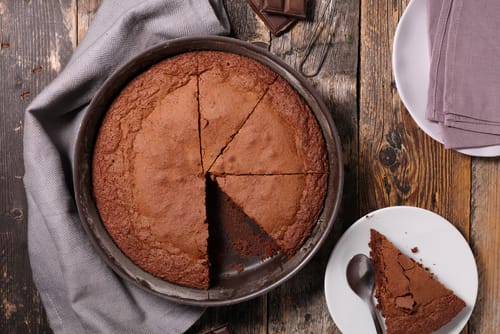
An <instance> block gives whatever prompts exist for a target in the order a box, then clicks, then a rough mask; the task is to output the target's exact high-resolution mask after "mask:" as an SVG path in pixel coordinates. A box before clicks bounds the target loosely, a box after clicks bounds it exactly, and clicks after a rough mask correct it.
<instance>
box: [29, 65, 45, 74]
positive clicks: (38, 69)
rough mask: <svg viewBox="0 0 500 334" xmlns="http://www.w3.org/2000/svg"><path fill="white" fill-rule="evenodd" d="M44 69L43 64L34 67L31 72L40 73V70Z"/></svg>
mask: <svg viewBox="0 0 500 334" xmlns="http://www.w3.org/2000/svg"><path fill="white" fill-rule="evenodd" d="M42 70H43V67H42V66H37V67H35V68H34V69H32V70H31V72H33V73H40V72H42Z"/></svg>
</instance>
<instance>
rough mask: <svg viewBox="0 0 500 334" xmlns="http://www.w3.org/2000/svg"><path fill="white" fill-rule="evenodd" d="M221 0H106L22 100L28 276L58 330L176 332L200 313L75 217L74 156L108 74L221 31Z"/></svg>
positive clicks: (226, 28)
mask: <svg viewBox="0 0 500 334" xmlns="http://www.w3.org/2000/svg"><path fill="white" fill-rule="evenodd" d="M221 2H222V1H220V0H145V1H137V0H105V1H104V2H103V3H102V5H101V8H100V9H99V11H98V13H97V15H96V17H95V19H94V22H93V24H92V26H91V27H90V29H89V31H88V33H87V36H86V37H85V39H84V40H83V41H82V43H81V44H80V45H79V46H78V48H77V49H76V50H75V52H74V54H73V56H72V58H71V60H70V61H69V63H68V65H67V66H66V68H65V69H64V71H63V72H62V73H61V74H60V75H59V76H58V77H57V78H56V79H55V80H54V81H53V82H52V83H51V84H50V85H49V86H48V87H47V88H46V89H45V90H44V91H43V92H42V93H41V94H40V95H38V96H37V97H36V99H35V100H34V101H33V102H32V103H31V105H30V106H29V107H28V109H27V111H26V115H25V123H24V162H25V171H26V173H25V176H24V184H25V187H26V193H27V199H28V210H29V215H28V248H29V254H30V260H31V267H32V269H33V278H34V281H35V283H36V286H37V287H38V290H39V292H40V295H41V298H42V301H43V303H44V305H45V308H46V310H47V315H48V318H49V321H50V325H51V327H52V329H53V330H54V332H56V333H72V334H73V333H141V334H142V333H181V332H183V331H185V330H186V329H187V328H189V327H190V326H191V325H192V324H193V323H194V322H195V321H196V320H197V319H198V318H199V316H200V315H201V314H202V312H203V309H201V308H194V307H187V306H182V305H178V304H175V303H171V302H168V301H165V300H163V299H161V298H159V297H155V296H153V295H151V294H148V293H147V292H145V291H142V290H140V289H138V288H136V287H135V286H132V285H130V284H128V283H126V282H124V281H122V280H121V279H120V278H119V277H118V276H116V275H115V274H114V272H113V271H112V270H111V269H110V268H108V267H107V266H106V264H105V263H104V262H102V261H101V259H100V258H99V256H98V255H97V253H96V252H95V250H94V248H93V247H92V245H91V243H90V241H89V240H88V239H87V236H86V235H85V232H84V231H83V229H82V226H81V225H80V221H79V218H78V214H77V211H76V209H75V204H74V196H73V192H72V189H73V186H72V183H71V179H72V175H71V165H72V157H73V149H74V144H75V138H76V133H77V129H78V127H79V124H80V121H81V119H82V117H83V115H84V114H85V112H86V106H87V105H88V103H89V101H90V100H91V99H92V97H93V95H94V94H95V92H96V90H97V89H98V88H99V86H100V85H101V84H102V83H103V82H104V80H105V79H106V78H107V77H108V76H109V75H110V74H111V73H112V72H113V71H114V70H115V69H116V68H117V67H118V66H120V65H122V64H123V63H124V62H126V61H128V60H129V59H131V58H132V57H134V56H135V55H137V54H139V53H141V52H143V51H144V50H145V49H147V48H149V47H151V46H153V45H155V44H157V43H159V42H163V41H166V40H169V39H173V38H177V37H182V36H188V35H206V34H227V33H228V32H229V22H228V19H227V16H226V14H225V11H224V7H223V5H222V3H221Z"/></svg>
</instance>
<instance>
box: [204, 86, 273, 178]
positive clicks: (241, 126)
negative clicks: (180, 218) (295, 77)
mask: <svg viewBox="0 0 500 334" xmlns="http://www.w3.org/2000/svg"><path fill="white" fill-rule="evenodd" d="M277 79H278V76H275V77H274V80H273V81H272V82H271V84H269V86H267V88H266V90H265V91H264V93H263V94H262V96H261V97H260V98H259V100H258V101H257V103H256V104H255V106H254V107H253V108H252V111H250V112H249V113H248V115H247V116H246V117H245V119H244V120H243V122H242V123H241V125H240V126H239V127H238V129H237V130H236V132H235V133H234V134H233V135H231V138H230V139H229V141H228V142H227V143H226V145H224V147H222V148H221V150H220V153H219V154H218V155H217V157H216V158H215V159H214V161H212V163H211V164H210V167H208V169H207V172H208V171H210V169H211V168H212V167H213V165H215V163H216V162H217V160H219V158H220V157H221V156H222V154H223V153H224V151H225V150H226V148H227V147H228V146H229V145H230V144H231V142H232V141H233V140H234V138H235V137H236V136H237V135H238V133H239V132H240V130H241V129H242V128H243V127H244V126H245V124H246V122H247V121H248V119H249V118H250V117H251V116H252V114H253V113H254V112H255V109H257V107H258V106H259V104H260V103H261V101H262V100H263V99H264V97H265V96H266V95H267V93H268V92H269V88H270V87H271V86H272V85H273V84H274V83H275V82H276V80H277Z"/></svg>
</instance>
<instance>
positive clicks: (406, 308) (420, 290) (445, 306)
mask: <svg viewBox="0 0 500 334" xmlns="http://www.w3.org/2000/svg"><path fill="white" fill-rule="evenodd" d="M369 246H370V248H371V251H370V257H371V259H372V261H373V266H374V269H375V297H376V298H377V301H378V306H377V307H378V308H379V309H380V311H381V313H382V315H383V316H384V318H385V324H386V328H387V334H425V333H432V332H434V331H436V330H438V329H439V328H441V327H443V326H444V325H446V324H447V323H448V322H450V321H451V320H452V319H453V318H454V317H455V316H456V315H457V314H458V313H459V312H460V311H461V310H462V309H463V308H464V307H465V302H464V301H463V300H462V299H460V298H459V297H457V296H456V295H455V294H454V293H453V291H451V290H450V289H448V288H446V287H445V286H444V285H443V284H442V283H440V282H439V281H438V280H437V279H436V278H435V277H434V275H433V274H431V273H430V272H429V271H428V270H426V269H425V268H423V267H422V265H420V264H419V263H417V262H415V261H414V260H412V259H410V258H409V257H407V256H406V255H404V254H403V253H402V252H401V251H400V250H399V249H398V248H397V247H396V246H394V244H393V243H392V242H390V241H389V240H388V239H387V238H386V237H385V236H384V235H383V234H381V233H380V232H378V231H376V230H373V229H372V230H371V239H370V243H369Z"/></svg>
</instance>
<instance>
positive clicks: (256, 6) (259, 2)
mask: <svg viewBox="0 0 500 334" xmlns="http://www.w3.org/2000/svg"><path fill="white" fill-rule="evenodd" d="M248 3H249V4H250V7H252V9H253V10H254V12H255V13H256V14H257V15H258V16H259V17H260V19H261V20H262V21H264V23H265V24H266V26H267V27H268V28H269V30H270V31H271V32H272V33H273V35H274V36H279V35H281V34H283V33H284V32H285V31H287V30H288V29H289V28H290V27H291V26H292V25H294V24H295V22H297V19H294V18H291V17H287V16H283V15H274V14H268V13H266V12H264V11H263V9H262V6H263V5H264V0H248Z"/></svg>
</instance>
